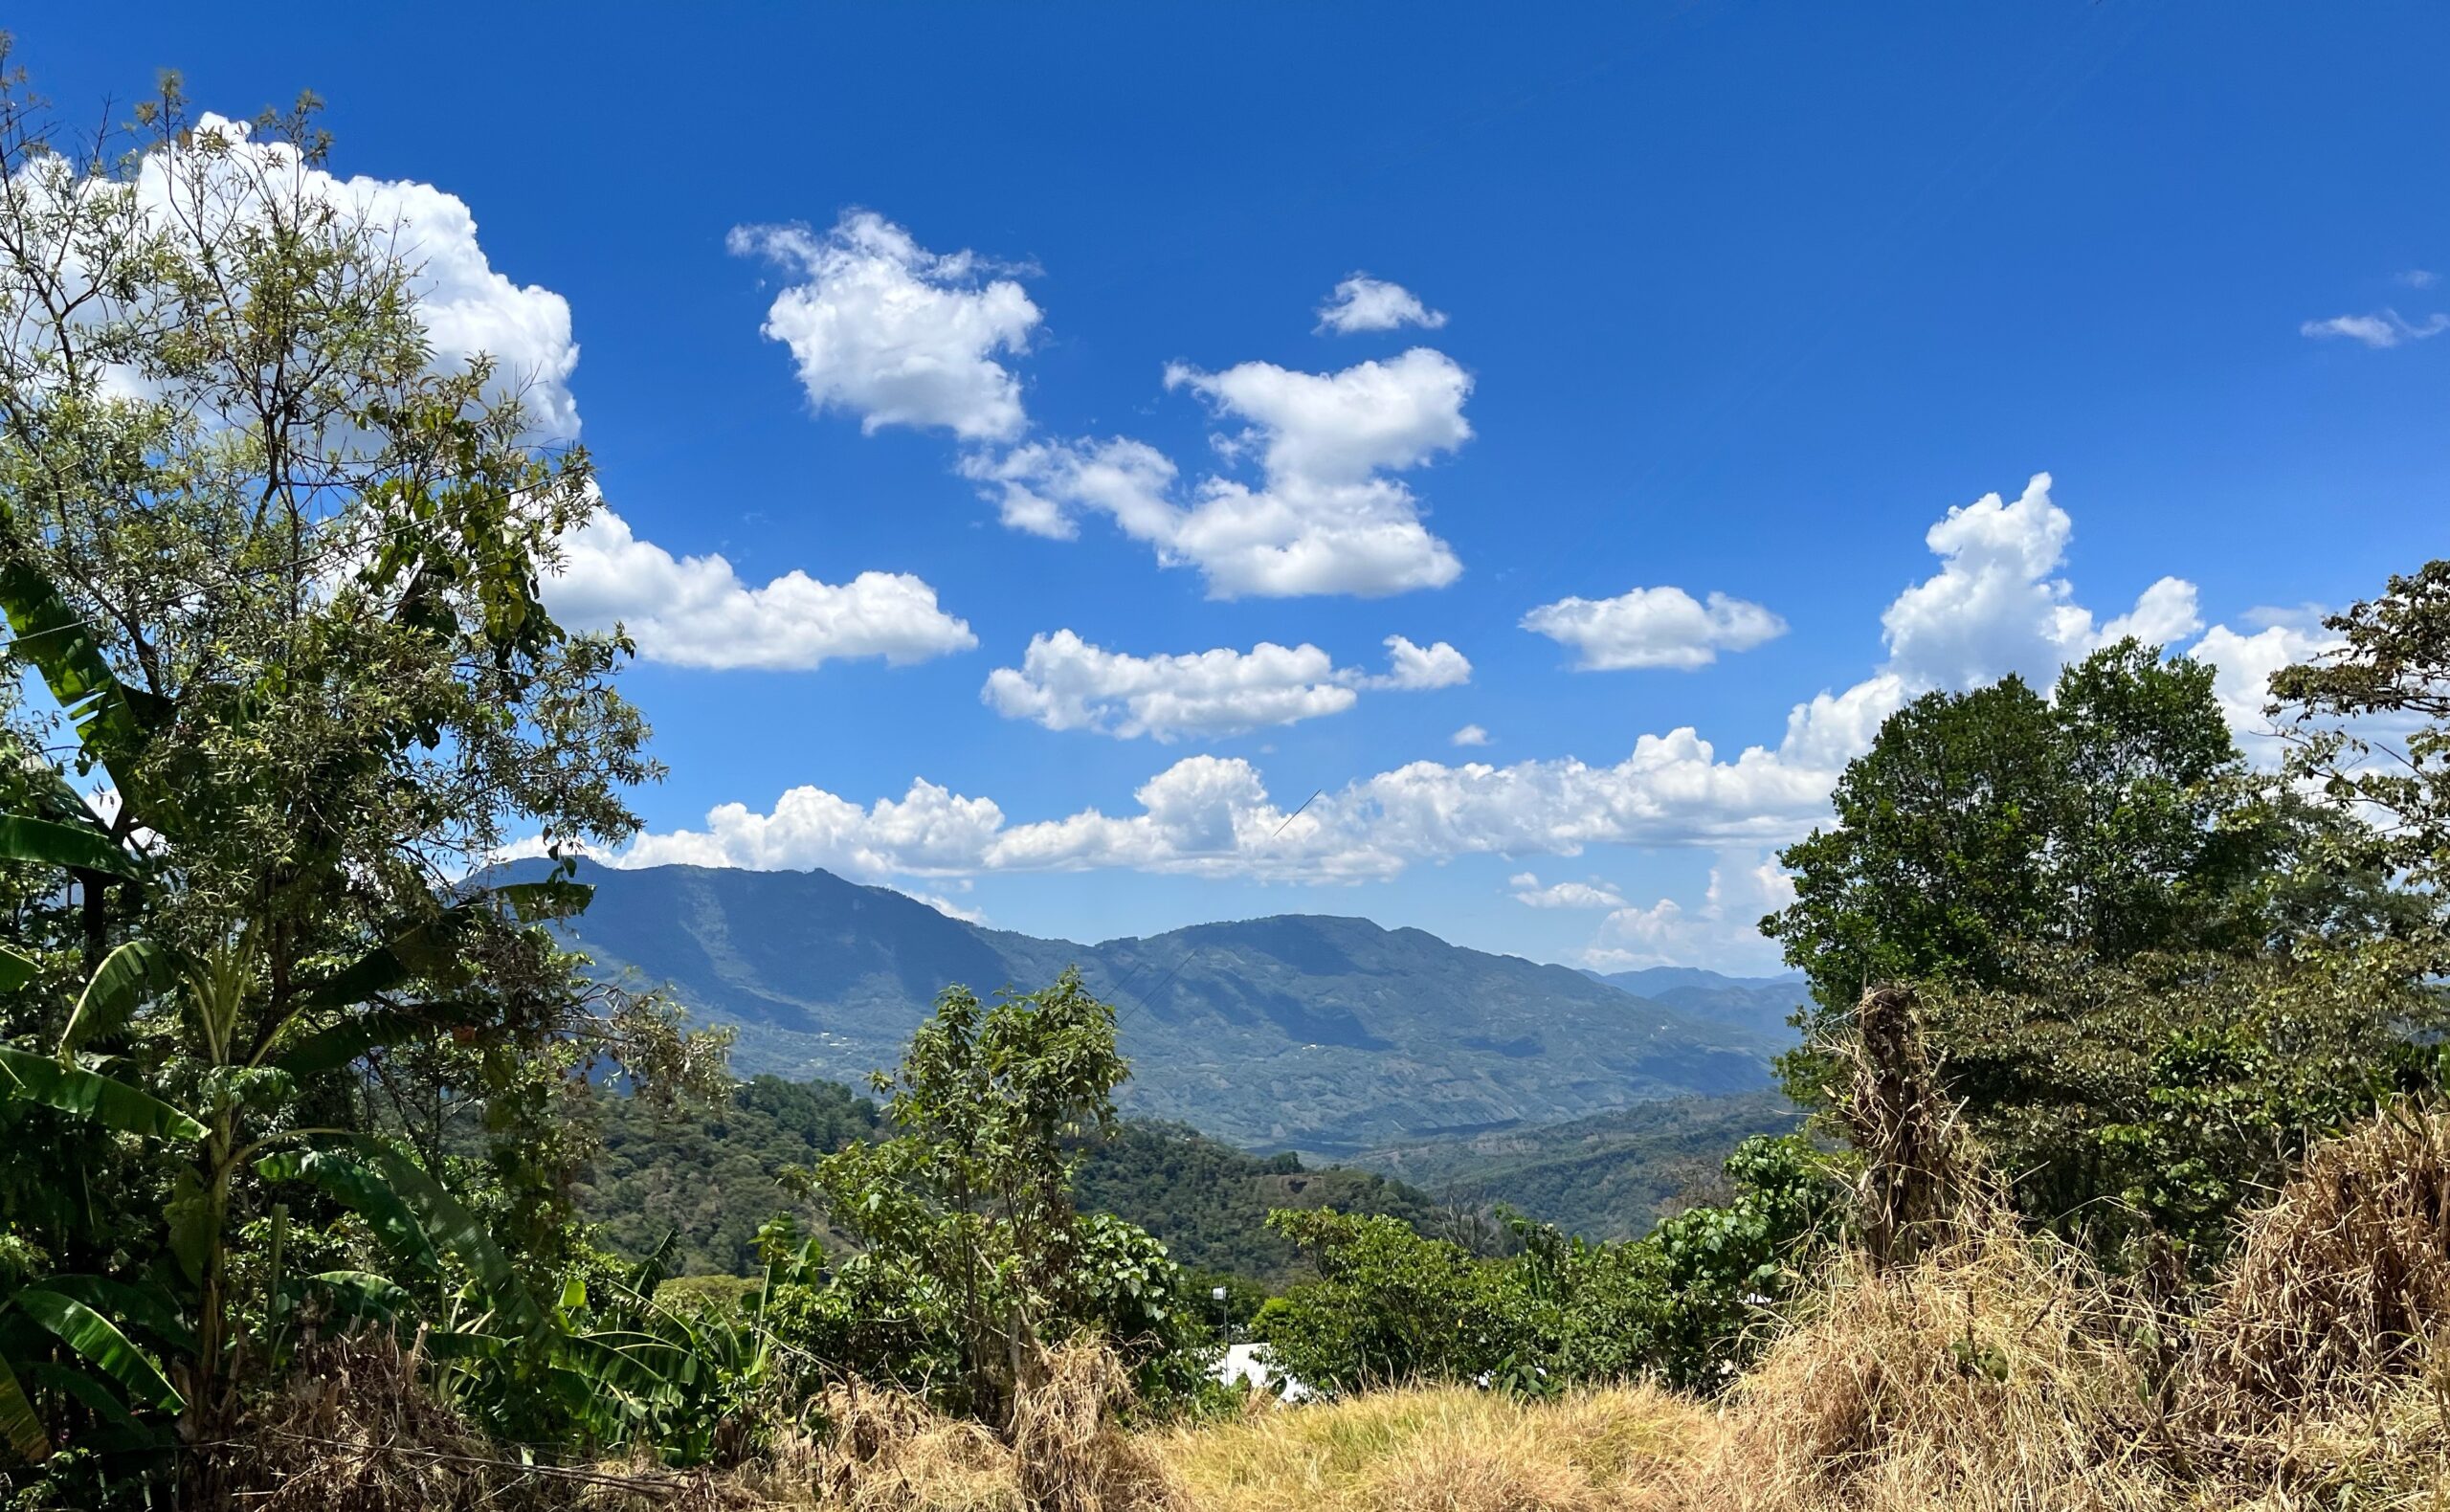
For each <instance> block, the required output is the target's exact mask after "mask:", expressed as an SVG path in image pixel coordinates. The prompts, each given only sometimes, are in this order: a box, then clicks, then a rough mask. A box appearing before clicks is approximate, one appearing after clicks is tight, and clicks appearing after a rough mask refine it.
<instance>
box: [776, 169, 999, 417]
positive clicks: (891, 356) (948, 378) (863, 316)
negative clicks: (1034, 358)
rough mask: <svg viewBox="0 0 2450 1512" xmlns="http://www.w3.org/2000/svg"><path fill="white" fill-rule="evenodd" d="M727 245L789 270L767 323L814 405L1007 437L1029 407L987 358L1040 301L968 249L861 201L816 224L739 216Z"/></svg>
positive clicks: (995, 355)
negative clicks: (937, 245)
mask: <svg viewBox="0 0 2450 1512" xmlns="http://www.w3.org/2000/svg"><path fill="white" fill-rule="evenodd" d="M729 245H730V247H731V250H732V251H733V252H734V253H737V254H741V255H743V256H750V255H757V256H766V257H768V258H770V259H772V260H773V261H775V262H776V263H779V264H781V265H782V266H783V267H784V268H786V269H787V270H789V271H790V272H791V274H792V275H793V276H795V277H796V278H799V279H800V280H802V281H799V282H795V283H791V284H789V285H787V286H786V287H785V288H784V289H783V291H782V292H781V293H780V294H778V295H776V296H775V297H774V302H773V305H772V307H771V308H770V309H768V312H767V315H766V323H765V326H764V331H765V334H766V335H767V336H768V338H770V339H772V340H774V341H778V342H781V343H782V344H784V345H786V346H789V347H790V348H791V356H792V358H793V359H794V360H795V361H796V362H797V364H798V366H799V378H800V386H801V387H802V388H803V389H807V390H808V397H809V402H810V403H811V404H813V405H814V406H815V407H816V408H817V409H819V410H826V409H833V408H840V409H845V410H849V411H852V412H854V413H856V414H857V415H858V417H859V426H860V429H861V430H863V431H865V432H867V433H869V434H874V433H875V432H876V431H878V430H879V429H880V428H881V427H884V426H888V425H910V426H923V427H924V426H941V427H943V428H945V429H947V430H949V431H951V432H952V433H953V434H955V435H957V436H959V437H961V438H962V439H963V440H965V441H999V440H1009V439H1011V438H1012V437H1013V436H1015V435H1018V434H1020V433H1021V430H1022V428H1023V426H1024V425H1026V424H1027V417H1026V416H1025V414H1024V413H1023V411H1022V407H1021V389H1020V381H1019V380H1018V379H1016V378H1014V377H1013V374H1012V372H1011V371H1010V370H1008V369H1007V368H1006V367H1004V366H1003V364H1002V363H1000V362H998V361H997V360H996V359H997V358H998V357H999V356H1001V355H1005V354H1013V353H1018V352H1020V351H1022V350H1024V349H1025V348H1026V347H1027V346H1028V345H1029V338H1030V333H1031V332H1032V331H1033V330H1035V329H1036V326H1037V323H1038V319H1039V317H1038V308H1037V306H1036V304H1034V303H1032V302H1031V301H1030V297H1029V296H1028V295H1027V294H1026V293H1024V292H1022V289H1021V286H1020V284H1019V283H1017V282H1015V281H1013V279H1011V278H989V277H986V275H987V274H988V273H989V272H991V270H990V269H989V268H988V267H987V265H986V264H985V263H984V262H983V261H982V260H981V259H980V258H979V257H978V256H976V255H975V254H973V253H969V252H955V253H934V252H929V251H928V250H926V249H925V248H924V247H922V246H920V245H919V243H918V242H917V240H916V239H914V238H913V237H912V236H911V234H910V233H908V232H907V231H904V230H903V229H902V227H900V226H897V225H895V224H894V223H893V222H891V221H889V220H887V219H885V218H884V217H883V216H881V215H879V214H877V213H875V212H874V211H847V212H845V213H844V214H843V216H842V218H841V219H840V220H839V221H837V222H836V223H835V226H834V229H833V230H832V231H829V232H826V233H822V234H820V233H816V232H813V231H812V230H810V229H809V228H808V227H806V226H741V227H736V228H734V229H733V231H732V233H731V236H730V239H729Z"/></svg>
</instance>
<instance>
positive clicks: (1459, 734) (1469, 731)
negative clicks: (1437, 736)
mask: <svg viewBox="0 0 2450 1512" xmlns="http://www.w3.org/2000/svg"><path fill="white" fill-rule="evenodd" d="M1446 740H1447V744H1449V745H1487V744H1488V743H1489V732H1488V731H1486V730H1484V729H1482V728H1481V727H1480V726H1479V725H1477V724H1466V725H1464V726H1463V727H1462V728H1461V729H1459V730H1457V731H1456V732H1455V733H1454V734H1452V735H1449V736H1448V737H1446Z"/></svg>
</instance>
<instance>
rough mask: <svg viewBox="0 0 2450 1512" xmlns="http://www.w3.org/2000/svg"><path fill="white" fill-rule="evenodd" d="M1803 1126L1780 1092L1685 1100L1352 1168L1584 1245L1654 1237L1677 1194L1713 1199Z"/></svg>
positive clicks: (1407, 1150)
mask: <svg viewBox="0 0 2450 1512" xmlns="http://www.w3.org/2000/svg"><path fill="white" fill-rule="evenodd" d="M1802 1119H1803V1115H1802V1113H1801V1112H1799V1111H1798V1110H1797V1109H1796V1108H1795V1106H1794V1104H1793V1103H1791V1102H1789V1101H1787V1100H1786V1098H1785V1097H1784V1096H1782V1095H1781V1094H1778V1093H1775V1092H1745V1093H1738V1094H1735V1095H1733V1096H1728V1097H1715V1098H1677V1099H1673V1100H1671V1101H1662V1102H1644V1103H1639V1104H1637V1105H1636V1106H1633V1107H1628V1108H1619V1109H1617V1110H1616V1111H1615V1112H1613V1113H1601V1114H1596V1115H1593V1117H1590V1118H1585V1119H1575V1120H1573V1121H1571V1122H1570V1123H1548V1124H1540V1125H1526V1126H1524V1127H1520V1128H1509V1129H1498V1130H1492V1131H1490V1132H1488V1133H1484V1134H1477V1135H1474V1136H1473V1137H1471V1138H1469V1139H1459V1140H1434V1141H1423V1142H1418V1143H1411V1144H1402V1145H1388V1146H1386V1147H1383V1148H1380V1149H1373V1150H1365V1151H1363V1152H1362V1153H1360V1154H1358V1155H1355V1156H1352V1157H1351V1164H1353V1165H1355V1166H1358V1167H1361V1168H1362V1169H1364V1170H1375V1171H1383V1172H1385V1173H1386V1174H1387V1175H1389V1176H1392V1177H1396V1178H1399V1179H1400V1180H1402V1181H1406V1182H1409V1183H1411V1184H1412V1185H1414V1186H1415V1187H1420V1188H1423V1189H1426V1190H1428V1191H1430V1192H1431V1193H1432V1194H1433V1195H1435V1196H1437V1197H1441V1198H1445V1199H1448V1200H1451V1201H1454V1202H1459V1203H1463V1204H1466V1205H1477V1204H1481V1203H1494V1202H1502V1203H1504V1204H1505V1205H1506V1206H1508V1207H1511V1208H1516V1209H1519V1210H1521V1211H1522V1212H1526V1213H1527V1214H1529V1215H1530V1216H1532V1217H1534V1218H1538V1219H1540V1220H1541V1221H1543V1222H1546V1223H1553V1224H1555V1225H1557V1226H1558V1227H1559V1228H1561V1229H1564V1230H1566V1231H1568V1232H1569V1233H1572V1234H1581V1235H1583V1236H1584V1237H1585V1238H1592V1239H1624V1238H1631V1237H1633V1236H1635V1235H1637V1234H1646V1233H1648V1232H1650V1229H1651V1226H1652V1225H1653V1224H1655V1223H1656V1222H1658V1221H1659V1212H1660V1209H1661V1207H1662V1205H1663V1204H1665V1203H1666V1202H1667V1201H1668V1200H1669V1199H1671V1198H1673V1197H1675V1196H1676V1195H1677V1194H1678V1193H1680V1192H1682V1191H1684V1190H1687V1189H1698V1190H1704V1191H1706V1190H1710V1189H1711V1188H1712V1187H1713V1186H1714V1185H1715V1184H1716V1183H1717V1181H1718V1180H1719V1177H1720V1172H1719V1166H1720V1163H1721V1162H1723V1161H1724V1160H1726V1157H1727V1155H1728V1153H1729V1152H1730V1151H1732V1150H1733V1149H1734V1148H1735V1146H1736V1145H1740V1144H1742V1143H1743V1142H1744V1141H1745V1140H1746V1139H1748V1138H1749V1137H1750V1136H1752V1135H1754V1134H1786V1133H1791V1132H1793V1129H1794V1128H1795V1127H1796V1126H1797V1124H1799V1123H1801V1122H1802Z"/></svg>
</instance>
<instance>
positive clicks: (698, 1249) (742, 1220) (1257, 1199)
mask: <svg viewBox="0 0 2450 1512" xmlns="http://www.w3.org/2000/svg"><path fill="white" fill-rule="evenodd" d="M597 1114H598V1117H599V1119H600V1120H601V1125H602V1133H601V1136H600V1138H601V1145H602V1147H601V1149H600V1150H599V1151H598V1152H597V1154H596V1155H595V1157H594V1159H593V1160H592V1161H590V1163H589V1167H588V1168H587V1170H586V1171H585V1172H584V1173H582V1175H581V1176H580V1178H579V1180H578V1183H577V1185H576V1188H575V1189H574V1190H575V1193H576V1196H577V1199H578V1206H579V1212H580V1213H581V1215H582V1216H584V1217H585V1218H587V1219H588V1220H589V1221H590V1222H591V1223H593V1224H595V1225H596V1226H597V1227H598V1230H599V1232H600V1233H601V1234H603V1236H604V1237H605V1239H606V1240H607V1241H609V1242H610V1243H611V1244H612V1247H613V1248H615V1249H617V1250H619V1251H620V1252H621V1253H623V1254H625V1255H640V1256H642V1255H646V1254H649V1253H651V1252H652V1251H654V1250H655V1249H656V1248H657V1246H658V1245H660V1244H662V1243H663V1242H664V1241H665V1240H666V1239H667V1238H669V1239H670V1240H671V1241H672V1244H673V1249H672V1257H671V1269H672V1272H673V1274H674V1275H676V1276H688V1275H700V1274H708V1273H719V1274H724V1275H733V1276H757V1275H762V1274H763V1273H764V1271H765V1261H764V1260H763V1259H762V1258H760V1257H759V1255H758V1249H757V1231H758V1230H759V1229H760V1228H761V1227H762V1226H763V1225H764V1224H765V1222H766V1221H767V1220H768V1218H770V1217H772V1216H773V1215H774V1214H775V1213H776V1212H778V1211H780V1212H788V1213H790V1214H791V1216H792V1217H794V1218H796V1219H797V1220H799V1221H800V1222H801V1223H802V1224H804V1225H806V1226H808V1227H809V1228H811V1229H812V1231H814V1230H818V1229H821V1228H823V1227H824V1226H825V1223H826V1219H825V1212H824V1209H823V1206H822V1204H820V1203H818V1202H815V1201H813V1200H810V1199H803V1198H798V1197H795V1196H794V1195H793V1194H791V1193H790V1192H787V1191H785V1190H783V1189H782V1188H781V1187H780V1186H779V1185H777V1181H776V1178H777V1177H778V1176H779V1175H780V1173H781V1171H782V1169H783V1167H786V1166H792V1165H805V1164H807V1163H809V1162H811V1161H813V1160H814V1159H816V1158H817V1157H818V1156H821V1155H829V1154H832V1153H834V1152H835V1151H836V1150H839V1149H842V1148H844V1147H846V1146H847V1145H850V1143H851V1142H852V1141H854V1140H862V1139H870V1138H873V1137H875V1135H876V1134H877V1132H878V1130H879V1128H880V1125H881V1121H882V1114H881V1112H880V1109H879V1108H878V1106H877V1104H876V1103H875V1102H874V1101H871V1100H870V1099H868V1098H866V1097H863V1096H861V1095H859V1094H858V1093H856V1092H854V1091H852V1090H851V1089H850V1088H848V1087H845V1086H841V1085H839V1084H838V1083H835V1082H825V1081H817V1082H798V1081H785V1080H783V1079H782V1078H779V1077H755V1078H750V1079H748V1080H746V1081H744V1082H742V1083H741V1084H740V1085H739V1087H738V1088H737V1089H736V1090H735V1091H734V1092H733V1094H732V1096H731V1098H730V1100H729V1101H728V1102H726V1103H717V1104H715V1105H713V1106H712V1107H709V1108H707V1109H705V1110H703V1111H702V1112H699V1111H694V1110H687V1111H684V1110H676V1109H672V1108H668V1107H662V1106H658V1105H657V1104H656V1103H653V1102H651V1101H644V1100H638V1099H621V1100H607V1101H604V1102H603V1103H602V1104H601V1105H600V1106H599V1107H598V1109H597ZM1081 1156H1082V1158H1081V1161H1080V1167H1079V1168H1078V1169H1077V1170H1076V1171H1075V1172H1074V1175H1073V1191H1074V1195H1075V1197H1076V1199H1077V1200H1078V1201H1079V1203H1080V1207H1081V1208H1082V1210H1083V1211H1085V1212H1103V1213H1110V1214H1112V1215H1113V1216H1115V1217H1119V1218H1124V1219H1126V1220H1128V1221H1130V1222H1132V1223H1135V1224H1137V1225H1139V1226H1140V1227H1141V1228H1143V1229H1146V1230H1147V1231H1148V1232H1149V1233H1150V1234H1153V1235H1155V1236H1156V1237H1157V1238H1158V1239H1160V1240H1162V1241H1164V1243H1165V1246H1166V1249H1167V1252H1168V1253H1169V1255H1170V1256H1172V1257H1173V1258H1174V1260H1175V1262H1176V1263H1178V1264H1180V1265H1181V1266H1183V1267H1184V1269H1185V1270H1186V1271H1188V1272H1190V1273H1191V1274H1192V1277H1193V1279H1194V1280H1195V1281H1196V1282H1197V1289H1198V1290H1199V1291H1200V1293H1201V1295H1202V1296H1205V1295H1206V1293H1207V1289H1208V1288H1209V1287H1210V1286H1212V1285H1214V1284H1216V1283H1218V1282H1225V1281H1236V1282H1244V1283H1247V1282H1258V1283H1261V1284H1264V1285H1269V1286H1274V1285H1281V1284H1282V1283H1283V1282H1285V1281H1287V1280H1289V1279H1293V1278H1294V1277H1295V1276H1297V1275H1302V1274H1306V1268H1305V1267H1304V1266H1303V1264H1302V1260H1301V1256H1299V1254H1298V1253H1297V1252H1296V1251H1295V1250H1294V1248H1293V1246H1292V1245H1291V1244H1289V1243H1287V1242H1286V1241H1285V1240H1284V1239H1282V1238H1281V1236H1279V1235H1276V1234H1270V1233H1269V1232H1268V1229H1267V1215H1268V1213H1269V1212H1271V1211H1272V1210H1274V1209H1277V1208H1333V1209H1336V1210H1337V1211H1339V1212H1384V1213H1392V1214H1393V1215H1395V1216H1397V1217H1400V1218H1402V1219H1403V1220H1404V1221H1405V1222H1407V1223H1410V1224H1413V1225H1414V1226H1415V1227H1419V1228H1423V1229H1432V1230H1434V1229H1437V1228H1438V1227H1439V1226H1440V1225H1441V1224H1446V1223H1448V1221H1449V1220H1448V1213H1447V1212H1446V1210H1445V1209H1444V1207H1443V1206H1441V1204H1440V1203H1438V1202H1437V1201H1436V1200H1435V1199H1433V1198H1431V1197H1430V1196H1428V1195H1427V1194H1426V1193H1424V1192H1422V1191H1420V1190H1417V1189H1415V1188H1413V1187H1410V1186H1407V1185H1405V1184H1404V1183H1402V1182H1399V1181H1392V1180H1390V1179H1388V1178H1387V1177H1384V1176H1380V1175H1376V1174H1373V1173H1371V1172H1369V1171H1362V1170H1351V1169H1347V1168H1345V1167H1335V1166H1329V1167H1316V1168H1314V1167H1309V1166H1305V1165H1304V1164H1303V1161H1302V1159H1301V1157H1300V1156H1298V1155H1295V1154H1293V1153H1291V1152H1290V1151H1287V1152H1285V1153H1282V1154H1277V1155H1253V1154H1249V1153H1247V1152H1245V1151H1242V1150H1238V1149H1236V1148H1234V1147H1233V1146H1232V1145H1225V1144H1222V1143H1220V1142H1218V1141H1216V1140H1212V1139H1209V1138H1207V1137H1206V1136H1204V1135H1201V1134H1199V1133H1197V1132H1195V1131H1194V1130H1192V1129H1189V1128H1185V1127H1182V1126H1180V1125H1176V1124H1166V1123H1152V1122H1150V1121H1147V1120H1145V1119H1125V1120H1122V1121H1120V1122H1118V1123H1116V1124H1115V1126H1114V1128H1113V1130H1112V1131H1111V1132H1110V1133H1108V1134H1106V1135H1104V1136H1103V1137H1100V1138H1096V1139H1091V1140H1087V1141H1084V1142H1083V1144H1082V1146H1081ZM836 1242H837V1245H838V1244H839V1243H841V1242H847V1241H844V1240H842V1239H841V1238H840V1236H838V1235H837V1236H836Z"/></svg>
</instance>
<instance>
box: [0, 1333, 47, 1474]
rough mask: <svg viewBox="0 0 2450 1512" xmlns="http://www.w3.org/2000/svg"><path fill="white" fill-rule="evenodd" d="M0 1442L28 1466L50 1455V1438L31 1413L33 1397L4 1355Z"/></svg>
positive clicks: (0, 1360)
mask: <svg viewBox="0 0 2450 1512" xmlns="http://www.w3.org/2000/svg"><path fill="white" fill-rule="evenodd" d="M0 1442H5V1443H6V1444H7V1445H8V1446H9V1447H10V1448H11V1449H12V1450H14V1451H16V1455H17V1457H18V1458H20V1459H22V1460H24V1461H25V1462H26V1463H28V1464H30V1465H38V1464H40V1463H42V1462H43V1461H44V1460H46V1459H48V1458H50V1457H51V1439H50V1437H49V1436H48V1435H46V1434H44V1433H43V1431H42V1419H41V1418H39V1417H37V1416H35V1415H34V1404H33V1400H32V1399H31V1398H29V1397H28V1396H27V1395H26V1389H25V1388H24V1387H23V1386H21V1385H19V1384H18V1382H17V1377H16V1375H15V1373H14V1372H13V1371H11V1369H10V1368H9V1362H8V1360H7V1359H6V1358H5V1357H0Z"/></svg>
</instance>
